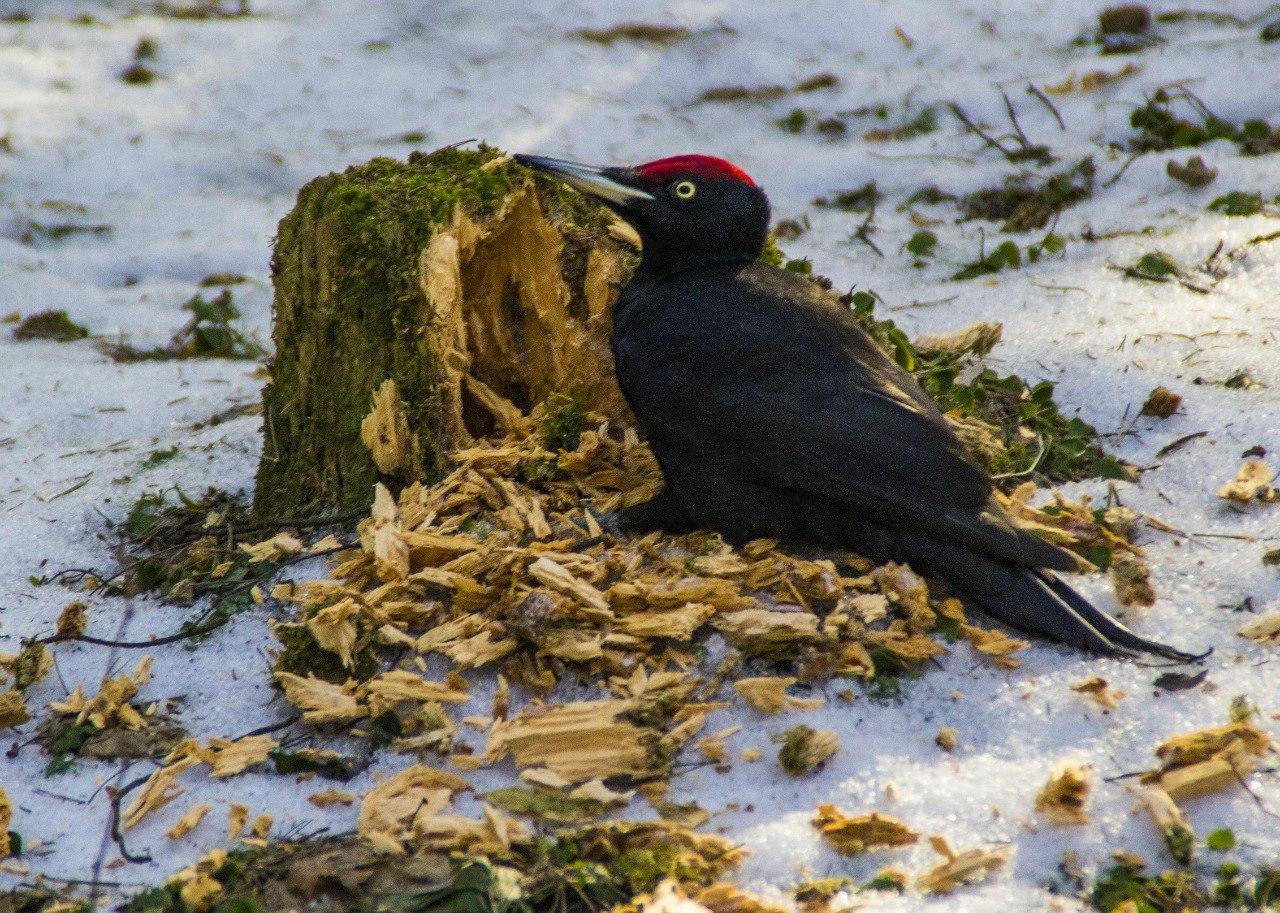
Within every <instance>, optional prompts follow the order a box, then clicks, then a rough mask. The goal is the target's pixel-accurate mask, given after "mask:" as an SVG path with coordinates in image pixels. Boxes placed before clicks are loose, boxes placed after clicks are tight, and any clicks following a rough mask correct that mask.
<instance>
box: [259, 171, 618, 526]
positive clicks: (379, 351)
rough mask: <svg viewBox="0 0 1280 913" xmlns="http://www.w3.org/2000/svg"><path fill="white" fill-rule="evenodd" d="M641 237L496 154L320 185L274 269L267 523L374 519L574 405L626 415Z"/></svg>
mask: <svg viewBox="0 0 1280 913" xmlns="http://www.w3.org/2000/svg"><path fill="white" fill-rule="evenodd" d="M628 231H629V230H628V229H626V227H625V226H623V225H622V224H621V223H620V222H618V221H617V219H616V218H615V217H614V216H613V215H612V214H611V213H609V212H608V210H606V209H604V208H602V207H600V206H599V205H597V204H595V203H594V202H591V201H588V200H586V199H585V198H583V197H581V196H580V195H578V194H577V193H575V192H574V191H572V190H569V189H567V188H563V187H560V186H558V185H555V184H551V183H546V182H535V181H534V180H533V179H532V176H531V173H530V172H529V171H527V170H526V169H524V168H522V167H521V166H519V165H516V164H515V163H514V162H512V161H511V160H510V159H508V158H507V157H506V156H504V155H502V154H501V153H499V152H497V151H496V150H493V149H487V148H481V149H480V150H479V151H464V150H460V149H444V150H441V151H438V152H435V153H432V154H430V155H421V154H414V155H412V156H410V158H409V160H408V162H400V161H397V160H394V159H389V158H378V159H374V160H372V161H370V162H368V163H366V164H364V165H358V166H355V167H352V168H349V169H348V170H347V171H345V172H343V173H342V174H330V175H327V176H325V177H321V178H317V179H316V180H314V181H312V182H311V183H309V184H307V185H306V186H305V187H303V188H302V190H301V191H300V192H299V194H298V202H297V205H296V206H295V207H294V209H293V211H292V212H290V213H289V214H288V215H287V216H285V217H284V219H283V220H282V221H281V222H280V228H279V231H278V233H277V236H276V244H275V252H274V255H273V258H272V276H273V280H274V283H275V303H274V330H273V335H274V340H275V350H276V351H275V357H274V360H273V363H272V366H271V380H270V382H269V383H268V384H267V386H266V388H265V389H264V391H263V409H264V411H263V435H264V444H263V453H262V461H261V463H260V465H259V468H258V480H257V491H256V495H255V502H254V506H255V509H256V511H257V512H258V514H259V515H260V516H270V517H285V518H296V517H303V516H312V515H316V514H327V513H331V512H332V511H333V509H334V508H336V509H337V510H339V511H340V512H348V511H358V510H362V509H364V508H366V507H368V506H369V504H370V503H371V502H372V500H373V491H374V485H375V483H376V482H377V481H379V480H387V479H398V480H401V481H415V480H423V481H428V482H429V481H433V480H434V479H436V478H438V477H439V476H440V475H441V473H442V471H443V470H444V468H445V466H446V462H447V457H448V454H449V453H450V452H451V451H453V450H455V449H458V448H461V447H465V446H467V445H468V444H469V443H470V442H472V441H473V440H474V439H475V438H477V437H481V436H484V435H488V434H491V433H494V432H495V431H499V432H500V431H505V430H519V428H520V427H521V423H522V422H523V421H525V416H526V415H527V414H528V413H529V412H530V410H531V409H532V408H533V407H535V406H536V405H537V404H539V403H541V402H543V401H545V400H546V399H547V398H548V397H551V396H552V395H555V394H567V395H569V396H572V397H574V398H575V399H577V400H578V401H579V402H581V404H582V405H583V406H585V407H586V408H588V409H591V410H592V411H595V412H599V413H602V414H604V415H606V416H610V417H615V418H618V417H622V416H623V415H625V410H626V406H625V404H624V402H623V399H622V396H621V393H620V392H619V390H618V388H617V383H616V381H615V379H614V372H613V362H612V356H611V354H610V350H609V342H608V340H609V332H610V326H611V315H612V309H613V304H614V302H615V300H616V297H617V292H618V289H619V288H620V286H621V285H622V283H623V282H625V281H626V278H627V276H628V275H629V274H630V272H631V270H632V269H633V268H634V265H635V261H636V256H635V246H634V245H635V244H636V241H635V240H634V238H633V237H629V236H628ZM388 381H389V382H390V383H388Z"/></svg>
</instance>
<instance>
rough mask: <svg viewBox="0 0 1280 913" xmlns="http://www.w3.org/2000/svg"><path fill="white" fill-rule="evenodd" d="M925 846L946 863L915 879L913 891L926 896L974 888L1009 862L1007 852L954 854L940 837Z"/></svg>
mask: <svg viewBox="0 0 1280 913" xmlns="http://www.w3.org/2000/svg"><path fill="white" fill-rule="evenodd" d="M929 844H930V845H931V846H932V847H933V848H934V849H935V850H936V851H937V852H938V853H940V854H941V855H943V856H945V857H946V862H944V863H942V864H941V865H938V866H936V867H934V868H932V869H930V870H929V871H928V872H925V873H924V874H923V875H919V876H917V877H916V890H918V891H921V892H924V893H926V894H949V893H951V892H952V891H954V890H955V889H956V888H958V887H960V886H961V885H964V884H976V883H977V882H979V881H982V880H983V879H985V878H986V877H987V876H988V875H990V874H991V873H992V872H994V871H995V870H996V869H998V868H1000V867H1001V866H1003V865H1004V864H1005V863H1006V862H1008V861H1009V850H1008V849H1007V848H1004V847H1001V848H998V849H991V850H987V849H981V848H977V847H975V848H974V849H971V850H965V851H964V852H962V853H956V852H955V851H954V850H952V849H951V846H950V844H948V843H947V841H946V839H945V838H943V837H930V838H929Z"/></svg>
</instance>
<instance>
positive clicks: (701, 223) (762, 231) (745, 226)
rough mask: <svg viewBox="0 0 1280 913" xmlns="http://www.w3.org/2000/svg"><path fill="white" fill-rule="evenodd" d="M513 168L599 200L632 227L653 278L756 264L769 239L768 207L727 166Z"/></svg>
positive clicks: (743, 176)
mask: <svg viewBox="0 0 1280 913" xmlns="http://www.w3.org/2000/svg"><path fill="white" fill-rule="evenodd" d="M515 159H516V161H517V162H520V163H521V164H522V165H527V166H528V167H530V168H534V169H536V170H538V171H541V172H544V173H546V174H549V175H552V176H554V177H556V178H559V179H560V180H562V181H564V182H565V183H566V184H568V185H569V186H571V187H574V188H575V189H577V190H579V191H581V192H582V193H585V194H589V195H590V196H593V197H595V198H597V199H599V200H601V201H602V202H603V203H604V204H605V205H606V206H608V207H609V208H610V209H612V210H613V211H614V212H616V213H618V215H620V216H621V217H622V218H623V219H625V220H626V221H627V222H629V223H630V224H631V225H633V226H634V227H635V229H636V231H637V232H638V233H639V234H640V239H641V241H642V242H643V243H644V255H643V259H644V262H645V264H646V266H647V267H648V268H649V269H651V270H655V271H667V270H671V269H679V268H681V267H684V266H695V265H698V264H702V263H717V262H726V261H728V262H732V261H737V260H754V259H756V258H757V257H758V256H759V255H760V251H761V250H762V249H763V247H764V244H765V238H766V236H767V235H768V231H769V199H768V197H766V196H765V195H764V191H763V190H761V189H760V188H759V187H758V186H756V183H755V181H753V180H751V177H750V176H749V175H748V174H747V173H746V172H745V171H743V170H742V169H741V168H739V167H738V166H737V165H734V164H733V163H731V162H727V161H725V160H724V159H721V158H715V157H714V156H710V155H676V156H672V157H670V158H664V159H658V160H657V161H654V162H648V163H646V164H643V165H635V166H632V167H630V168H601V167H596V166H594V165H580V164H577V163H576V162H566V161H563V160H561V159H551V158H543V157H542V156H537V155H517V156H515Z"/></svg>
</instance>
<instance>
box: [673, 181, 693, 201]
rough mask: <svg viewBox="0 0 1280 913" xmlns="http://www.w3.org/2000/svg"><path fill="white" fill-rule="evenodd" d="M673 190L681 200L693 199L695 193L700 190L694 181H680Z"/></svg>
mask: <svg viewBox="0 0 1280 913" xmlns="http://www.w3.org/2000/svg"><path fill="white" fill-rule="evenodd" d="M671 190H672V192H673V193H674V194H675V195H676V196H677V197H678V198H679V199H681V200H692V199H693V195H694V194H695V193H697V192H698V188H697V187H695V186H694V183H693V181H678V182H677V183H676V185H675V186H674V187H673V188H671Z"/></svg>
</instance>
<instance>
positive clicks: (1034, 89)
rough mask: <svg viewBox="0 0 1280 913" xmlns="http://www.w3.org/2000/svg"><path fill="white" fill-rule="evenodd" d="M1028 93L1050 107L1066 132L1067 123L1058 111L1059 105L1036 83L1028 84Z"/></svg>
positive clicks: (1055, 118)
mask: <svg viewBox="0 0 1280 913" xmlns="http://www.w3.org/2000/svg"><path fill="white" fill-rule="evenodd" d="M1027 94H1028V95H1030V96H1031V97H1032V98H1034V99H1036V100H1038V101H1039V102H1040V103H1041V104H1042V105H1044V106H1045V107H1046V108H1048V109H1049V113H1050V114H1052V115H1053V119H1054V120H1056V121H1057V122H1058V127H1059V128H1061V129H1062V130H1063V131H1064V132H1065V131H1066V129H1067V123H1066V121H1064V120H1063V119H1062V115H1061V114H1059V113H1058V108H1057V106H1056V105H1055V104H1054V103H1053V101H1052V100H1051V99H1050V98H1049V96H1048V95H1045V94H1044V93H1043V92H1041V91H1040V89H1038V88H1037V87H1036V86H1035V84H1034V83H1033V84H1029V85H1028V86H1027Z"/></svg>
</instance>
